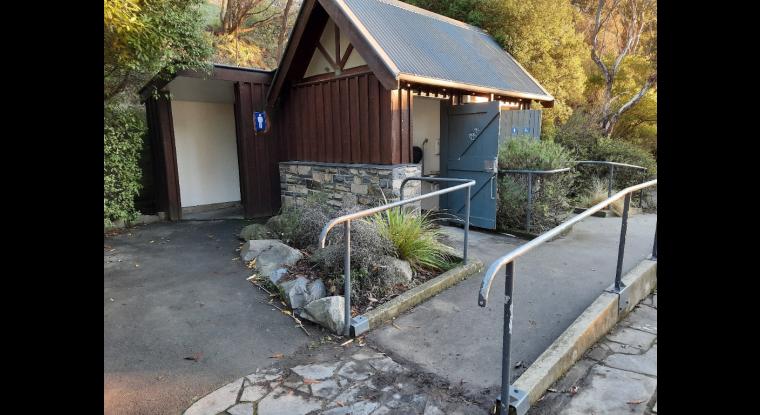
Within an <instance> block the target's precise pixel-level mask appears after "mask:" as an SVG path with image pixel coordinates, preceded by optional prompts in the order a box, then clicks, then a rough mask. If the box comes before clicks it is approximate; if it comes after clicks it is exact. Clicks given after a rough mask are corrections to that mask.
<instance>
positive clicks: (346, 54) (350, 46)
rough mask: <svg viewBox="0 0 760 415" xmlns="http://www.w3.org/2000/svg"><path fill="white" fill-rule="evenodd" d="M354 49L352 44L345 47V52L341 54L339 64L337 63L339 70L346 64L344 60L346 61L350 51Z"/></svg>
mask: <svg viewBox="0 0 760 415" xmlns="http://www.w3.org/2000/svg"><path fill="white" fill-rule="evenodd" d="M353 50H354V45H352V44H350V43H349V44H348V47H347V48H346V53H345V54H344V55H343V57H342V58H340V64H339V65H338V66H339V67H340V69H341V70H343V67H345V66H346V62H348V57H349V56H351V52H352V51H353Z"/></svg>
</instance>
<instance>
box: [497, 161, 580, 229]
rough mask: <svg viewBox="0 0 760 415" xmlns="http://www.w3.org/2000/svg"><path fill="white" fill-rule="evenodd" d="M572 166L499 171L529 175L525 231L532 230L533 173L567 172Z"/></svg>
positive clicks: (501, 171)
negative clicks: (552, 168)
mask: <svg viewBox="0 0 760 415" xmlns="http://www.w3.org/2000/svg"><path fill="white" fill-rule="evenodd" d="M570 169H571V168H570V167H564V168H561V169H554V170H510V169H507V170H499V173H513V174H527V175H528V208H527V209H526V210H525V232H530V219H531V213H532V211H533V175H534V174H537V175H543V174H555V173H565V172H568V171H570Z"/></svg>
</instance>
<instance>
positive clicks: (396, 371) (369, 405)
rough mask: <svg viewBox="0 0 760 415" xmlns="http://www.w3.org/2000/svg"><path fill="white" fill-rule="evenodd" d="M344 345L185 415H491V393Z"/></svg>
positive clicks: (230, 387) (212, 398) (237, 387)
mask: <svg viewBox="0 0 760 415" xmlns="http://www.w3.org/2000/svg"><path fill="white" fill-rule="evenodd" d="M326 337H327V338H329V336H326ZM323 339H324V337H323ZM338 339H339V338H332V341H328V342H325V344H323V345H319V346H317V347H316V348H315V349H311V348H308V349H304V350H301V351H300V352H298V353H296V354H295V355H294V356H293V357H287V358H284V359H283V360H280V361H278V362H277V363H276V364H273V365H272V366H271V367H268V368H265V369H261V370H258V371H257V372H255V373H252V374H250V375H248V376H245V377H242V378H240V379H237V380H235V381H233V382H231V383H229V384H227V385H225V386H223V387H221V388H219V389H218V390H216V391H214V392H213V393H211V394H210V395H207V396H205V397H203V398H201V399H200V400H198V401H196V402H195V403H194V404H193V405H192V406H191V407H190V408H188V409H187V410H186V411H185V412H184V414H185V415H217V414H222V415H228V414H229V415H244V414H245V415H253V414H257V415H299V414H304V415H305V414H324V415H349V414H351V415H369V414H372V415H381V414H422V415H438V414H463V415H465V414H473V415H474V414H484V413H486V409H485V408H486V406H487V405H488V398H487V397H486V396H485V394H484V396H480V397H477V396H476V397H473V396H466V395H465V394H464V392H463V390H462V389H461V388H459V387H457V385H449V384H448V383H447V382H446V381H445V380H443V379H442V378H436V377H435V375H431V374H426V373H422V372H419V371H417V370H415V368H414V367H413V366H411V365H409V366H407V367H404V366H402V365H401V364H399V363H397V362H395V361H393V360H392V359H391V358H390V357H388V356H386V355H384V354H382V353H378V352H377V351H375V350H373V349H372V348H370V347H369V346H366V345H365V346H364V347H358V346H353V345H348V346H347V347H342V346H340V345H339V343H338V342H337V341H338ZM342 340H343V339H340V340H339V341H342Z"/></svg>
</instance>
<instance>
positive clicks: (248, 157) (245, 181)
mask: <svg viewBox="0 0 760 415" xmlns="http://www.w3.org/2000/svg"><path fill="white" fill-rule="evenodd" d="M268 87H269V85H268V84H262V83H252V82H237V83H236V84H235V124H236V128H235V129H236V132H237V139H238V164H239V169H240V185H241V190H242V192H241V196H242V198H243V200H242V202H243V206H244V208H245V216H246V217H250V218H252V217H260V216H269V215H273V214H275V213H277V210H278V209H279V208H280V173H279V169H278V165H277V163H278V161H279V159H280V157H279V156H280V152H281V150H284V149H285V147H284V144H282V143H280V142H279V140H278V136H277V131H278V130H279V128H277V127H278V126H279V125H280V123H279V119H278V117H277V114H276V113H274V112H273V111H267V114H268V115H269V124H270V125H269V131H268V132H267V133H261V132H259V133H256V132H255V131H254V125H253V112H254V111H264V110H265V104H266V100H265V98H266V92H267V89H268Z"/></svg>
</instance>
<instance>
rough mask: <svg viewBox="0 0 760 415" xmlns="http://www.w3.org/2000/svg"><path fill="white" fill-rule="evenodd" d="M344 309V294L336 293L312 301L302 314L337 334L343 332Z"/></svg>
mask: <svg viewBox="0 0 760 415" xmlns="http://www.w3.org/2000/svg"><path fill="white" fill-rule="evenodd" d="M344 310H345V303H344V301H343V296H339V295H336V296H332V297H324V298H320V299H319V300H315V301H312V302H310V303H309V304H307V305H306V308H305V309H304V312H303V313H301V314H300V316H301V317H303V318H305V319H307V320H309V321H312V322H314V323H317V324H319V325H321V326H324V327H327V328H328V329H330V330H332V331H333V332H335V333H336V334H343V319H344V318H345V316H344V315H343V313H344Z"/></svg>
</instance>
